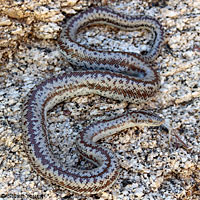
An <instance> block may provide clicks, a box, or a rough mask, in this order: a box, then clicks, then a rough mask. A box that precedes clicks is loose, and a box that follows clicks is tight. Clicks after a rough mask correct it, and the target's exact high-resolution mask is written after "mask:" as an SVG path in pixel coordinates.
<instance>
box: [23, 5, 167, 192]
mask: <svg viewBox="0 0 200 200" xmlns="http://www.w3.org/2000/svg"><path fill="white" fill-rule="evenodd" d="M99 24H100V25H109V26H113V27H116V28H118V29H122V30H124V31H135V30H136V31H137V30H143V29H144V30H147V31H149V32H150V33H151V35H152V42H151V49H150V50H149V51H147V52H145V53H135V52H124V51H109V50H97V49H94V48H92V47H90V46H88V45H83V44H81V43H80V42H77V36H78V33H79V32H80V31H81V30H82V29H84V28H85V27H88V26H93V25H99ZM162 43H163V28H162V26H161V24H160V23H159V22H158V21H157V20H156V19H154V18H153V17H150V16H145V15H138V16H131V15H126V14H124V13H122V12H119V11H116V10H114V9H112V8H109V7H91V8H89V9H86V10H84V11H82V12H79V13H78V14H76V15H74V16H73V17H71V18H70V19H69V20H68V21H67V22H66V23H65V25H64V26H63V29H62V31H61V33H60V37H59V39H58V44H59V48H60V51H61V52H62V54H64V55H65V56H66V59H67V61H68V62H69V63H71V64H72V65H74V66H78V67H80V68H81V69H80V70H78V71H71V72H66V73H64V74H59V75H57V76H53V77H51V78H49V79H46V80H44V81H42V82H41V83H40V84H38V85H36V86H35V87H33V89H31V91H30V92H29V93H28V95H27V96H26V98H25V101H24V104H23V117H22V124H23V130H24V134H23V144H24V148H25V152H26V154H27V157H28V160H29V162H30V164H31V166H32V167H33V169H34V170H35V171H36V172H37V173H38V174H39V175H40V176H42V177H43V178H44V179H46V180H48V181H49V182H51V183H53V184H56V185H58V186H60V187H62V188H64V189H66V190H69V191H71V192H73V193H76V194H79V195H91V194H97V193H100V192H103V191H105V190H108V188H110V187H111V186H112V185H113V184H114V183H115V181H116V180H117V178H118V176H119V171H120V170H119V169H120V166H119V163H118V159H117V156H116V155H115V154H114V153H113V152H112V151H111V150H110V149H108V148H105V147H103V146H102V145H100V144H99V143H97V141H99V140H100V139H102V138H105V137H107V136H111V135H113V134H115V133H117V132H120V131H122V130H124V129H127V128H131V127H134V126H138V127H144V126H160V125H161V124H163V122H164V120H163V118H161V117H159V116H158V115H157V114H154V113H153V112H149V111H145V110H139V111H137V110H128V111H126V112H125V113H123V114H121V115H117V116H115V117H113V118H111V119H110V118H109V119H105V120H103V121H97V122H95V123H93V124H90V125H88V126H86V127H84V128H83V129H82V130H81V131H80V132H79V133H78V135H77V138H76V142H75V145H76V149H77V151H78V153H80V155H81V156H82V157H83V158H85V159H86V160H87V161H89V162H91V163H92V164H94V168H92V169H78V168H75V167H69V166H63V164H61V163H60V161H59V160H58V159H57V158H56V157H55V156H54V154H53V152H52V149H51V147H50V141H49V137H48V128H47V112H48V111H49V110H51V109H52V108H53V107H54V106H55V105H56V104H58V103H60V102H63V101H66V100H70V99H72V98H73V97H77V96H82V95H89V94H96V95H100V96H103V97H106V98H111V99H114V100H119V101H125V102H129V103H135V104H138V103H139V104H142V103H146V102H148V101H149V100H151V99H152V98H153V97H154V96H155V94H156V93H157V91H158V90H159V88H160V76H159V75H158V73H157V72H156V70H155V69H154V68H153V66H152V64H151V63H152V61H154V60H155V59H156V57H157V56H158V55H159V51H160V49H161V46H162Z"/></svg>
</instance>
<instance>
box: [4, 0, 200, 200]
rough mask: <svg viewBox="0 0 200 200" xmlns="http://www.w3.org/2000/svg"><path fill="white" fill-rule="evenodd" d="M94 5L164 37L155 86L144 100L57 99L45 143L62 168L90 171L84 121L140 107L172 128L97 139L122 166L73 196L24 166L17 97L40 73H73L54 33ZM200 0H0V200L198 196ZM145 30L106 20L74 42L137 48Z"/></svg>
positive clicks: (42, 75)
mask: <svg viewBox="0 0 200 200" xmlns="http://www.w3.org/2000/svg"><path fill="white" fill-rule="evenodd" d="M95 5H106V6H110V7H112V8H114V9H116V10H118V11H121V12H125V13H127V14H129V15H135V14H146V15H150V16H153V17H155V18H157V19H158V20H159V21H160V22H161V24H162V25H163V27H164V29H165V43H164V45H163V48H162V50H161V53H160V56H159V57H158V58H157V59H156V61H155V62H154V65H155V67H156V69H157V70H158V71H159V73H160V76H161V89H160V92H159V94H158V95H157V96H156V98H155V100H154V101H152V102H150V103H149V104H148V105H140V106H139V107H138V106H137V107H136V106H135V105H129V104H127V103H125V102H118V101H114V100H112V99H106V98H103V97H100V96H97V95H88V96H82V97H77V98H74V99H71V100H70V101H68V102H63V103H61V104H59V105H57V106H56V107H55V108H54V109H53V110H52V111H51V112H49V116H48V124H49V127H48V129H49V133H50V135H49V138H50V141H51V143H52V150H53V152H54V154H55V156H57V157H58V158H59V159H60V161H61V162H62V163H63V165H66V164H68V165H70V166H74V167H77V166H78V167H79V168H86V169H87V168H89V167H91V166H90V164H88V163H87V162H85V161H84V160H81V159H80V158H79V157H78V154H77V152H76V149H75V146H74V142H75V138H76V135H77V134H78V132H79V131H80V130H81V129H82V128H83V127H84V126H86V125H88V124H90V123H92V122H95V121H98V120H101V119H105V118H106V116H114V115H117V114H118V113H123V112H125V111H126V110H127V109H130V108H136V109H141V108H142V109H147V110H152V111H153V112H156V113H158V114H159V115H161V116H163V118H165V121H166V123H167V124H168V127H169V129H170V130H171V132H170V134H167V133H165V132H164V131H163V130H160V129H158V128H157V129H156V128H143V129H138V128H137V127H135V128H132V129H128V130H126V131H123V132H120V133H119V134H117V135H114V136H112V137H109V138H106V139H104V140H102V141H101V143H102V145H105V146H106V147H108V148H110V149H112V150H113V151H114V152H115V154H116V155H117V157H118V159H119V162H120V167H121V173H120V177H119V179H118V180H117V182H116V183H115V185H114V186H112V187H111V188H110V189H109V190H107V191H105V192H103V193H101V194H98V195H93V196H88V197H81V196H78V195H75V194H72V193H70V192H68V191H67V190H63V189H62V188H60V187H59V186H55V185H52V184H51V183H50V182H49V181H45V179H43V178H41V177H40V176H39V175H37V173H36V172H35V171H34V170H32V168H31V166H30V164H29V162H28V159H27V157H26V154H25V151H24V148H23V143H22V135H23V130H22V128H21V127H22V124H21V118H22V115H21V114H22V113H21V108H22V104H23V99H24V98H25V96H26V95H27V93H28V92H29V91H30V89H31V88H33V87H34V86H35V85H36V84H38V83H39V82H40V81H41V80H44V79H47V78H49V77H52V76H54V75H56V74H61V73H64V72H68V71H73V70H77V67H76V66H71V65H69V64H68V63H67V61H66V60H65V59H64V58H63V56H62V55H61V53H60V50H59V47H58V44H57V38H58V37H59V33H60V31H61V29H62V25H63V24H64V23H65V21H67V19H68V17H70V16H73V15H74V14H76V13H78V12H80V11H81V10H84V9H86V8H88V7H91V6H95ZM199 33H200V1H198V0H166V1H165V0H163V1H156V0H152V1H151V0H148V1H140V0H134V1H132V0H125V1H119V0H118V1H117V0H116V1H115V0H112V1H109V0H102V1H92V0H89V1H86V0H58V1H53V0H37V1H32V0H23V1H22V0H9V1H5V0H0V82H1V85H0V119H1V120H0V199H14V198H19V199H72V200H75V199H76V200H78V199H89V200H93V199H100V200H104V199H110V200H111V199H116V200H120V199H123V200H129V199H135V200H138V199H143V200H162V199H165V200H175V199H178V200H198V199H200V34H199ZM143 36H145V35H144V34H142V33H141V32H138V31H137V32H132V33H131V32H128V33H127V32H124V31H118V30H117V29H114V28H110V27H107V26H95V27H90V28H86V29H85V30H84V31H82V32H81V33H80V37H79V42H81V43H83V44H87V45H92V46H94V47H95V48H97V49H109V50H119V49H120V50H122V51H136V52H140V50H141V49H143V46H144V45H145V44H143V40H142V39H141V38H142V37H143Z"/></svg>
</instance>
